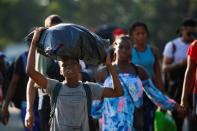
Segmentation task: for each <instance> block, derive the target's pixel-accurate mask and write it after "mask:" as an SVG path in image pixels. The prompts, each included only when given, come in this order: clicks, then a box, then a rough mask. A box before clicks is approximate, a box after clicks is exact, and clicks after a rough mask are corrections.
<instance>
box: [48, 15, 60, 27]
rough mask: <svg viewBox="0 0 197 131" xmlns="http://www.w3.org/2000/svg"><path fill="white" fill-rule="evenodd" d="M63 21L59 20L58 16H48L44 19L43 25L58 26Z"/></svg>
mask: <svg viewBox="0 0 197 131" xmlns="http://www.w3.org/2000/svg"><path fill="white" fill-rule="evenodd" d="M62 22H63V20H62V19H61V18H60V16H59V15H55V14H53V15H49V16H48V17H47V18H46V19H45V23H48V24H49V25H56V24H60V23H62Z"/></svg>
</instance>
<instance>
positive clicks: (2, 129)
mask: <svg viewBox="0 0 197 131" xmlns="http://www.w3.org/2000/svg"><path fill="white" fill-rule="evenodd" d="M9 111H10V119H9V123H8V125H6V126H4V125H3V124H2V123H0V131H24V128H23V125H22V120H21V118H20V110H18V109H16V108H14V107H10V108H9Z"/></svg>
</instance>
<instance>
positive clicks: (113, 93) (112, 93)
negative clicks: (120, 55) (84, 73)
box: [102, 55, 124, 98]
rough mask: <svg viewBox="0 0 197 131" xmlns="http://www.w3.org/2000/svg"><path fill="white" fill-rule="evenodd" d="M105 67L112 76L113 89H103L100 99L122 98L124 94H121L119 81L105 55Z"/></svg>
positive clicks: (108, 58)
mask: <svg viewBox="0 0 197 131" xmlns="http://www.w3.org/2000/svg"><path fill="white" fill-rule="evenodd" d="M106 65H107V68H108V70H109V72H110V74H111V76H112V80H113V86H114V88H113V89H112V88H104V91H103V96H102V98H105V97H119V96H122V95H123V94H124V92H123V89H122V86H121V84H120V80H119V78H118V75H117V73H116V71H115V69H114V67H113V66H112V64H111V58H110V55H107V58H106Z"/></svg>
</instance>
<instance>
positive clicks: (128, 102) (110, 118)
mask: <svg viewBox="0 0 197 131" xmlns="http://www.w3.org/2000/svg"><path fill="white" fill-rule="evenodd" d="M119 78H120V81H121V85H122V87H123V90H124V96H121V97H116V98H105V99H104V100H103V101H94V102H93V104H92V116H93V117H94V118H101V120H102V130H103V131H133V130H135V129H134V127H133V120H134V110H135V108H136V107H140V106H142V104H143V91H145V92H146V93H147V94H148V96H149V97H150V99H151V100H152V101H153V102H154V103H155V104H157V105H159V106H161V107H165V108H167V109H172V108H173V106H174V104H175V102H174V101H173V100H171V99H169V98H168V97H166V96H164V95H163V94H162V93H161V92H160V91H159V90H158V89H157V88H156V87H154V85H153V84H152V81H151V80H146V81H143V82H141V80H140V79H139V77H138V76H137V75H133V74H128V73H120V74H119ZM112 85H113V83H112V78H111V76H109V77H107V78H106V80H105V82H104V87H112Z"/></svg>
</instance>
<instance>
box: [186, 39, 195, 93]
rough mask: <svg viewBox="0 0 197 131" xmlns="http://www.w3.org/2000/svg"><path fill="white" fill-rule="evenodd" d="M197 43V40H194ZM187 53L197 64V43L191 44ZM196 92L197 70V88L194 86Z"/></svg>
mask: <svg viewBox="0 0 197 131" xmlns="http://www.w3.org/2000/svg"><path fill="white" fill-rule="evenodd" d="M194 42H195V43H196V42H197V40H195V41H194ZM187 55H188V56H189V57H190V58H191V59H192V60H194V61H195V62H196V64H197V44H194V45H190V46H189V49H188V52H187ZM194 93H195V94H197V72H196V78H195V88H194Z"/></svg>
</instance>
